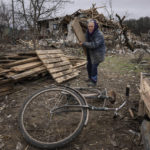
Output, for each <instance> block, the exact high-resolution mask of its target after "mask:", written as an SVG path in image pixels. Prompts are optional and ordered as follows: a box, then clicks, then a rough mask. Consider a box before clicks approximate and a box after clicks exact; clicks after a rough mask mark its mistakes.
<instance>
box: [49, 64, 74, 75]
mask: <svg viewBox="0 0 150 150" xmlns="http://www.w3.org/2000/svg"><path fill="white" fill-rule="evenodd" d="M71 67H72V66H71V65H67V66H63V67H58V68H52V69H51V68H50V69H49V68H48V70H49V71H50V73H56V72H60V71H64V70H67V69H70V68H71Z"/></svg>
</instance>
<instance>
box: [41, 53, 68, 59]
mask: <svg viewBox="0 0 150 150" xmlns="http://www.w3.org/2000/svg"><path fill="white" fill-rule="evenodd" d="M39 57H40V58H41V59H52V58H60V57H65V55H64V54H53V55H39Z"/></svg>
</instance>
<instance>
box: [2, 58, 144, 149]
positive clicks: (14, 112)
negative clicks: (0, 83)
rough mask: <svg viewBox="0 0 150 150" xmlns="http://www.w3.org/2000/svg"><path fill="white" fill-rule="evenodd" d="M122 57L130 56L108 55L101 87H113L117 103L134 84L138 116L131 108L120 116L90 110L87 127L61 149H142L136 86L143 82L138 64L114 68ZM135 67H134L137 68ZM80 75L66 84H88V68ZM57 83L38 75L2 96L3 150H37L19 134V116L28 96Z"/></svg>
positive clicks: (133, 105) (133, 103)
mask: <svg viewBox="0 0 150 150" xmlns="http://www.w3.org/2000/svg"><path fill="white" fill-rule="evenodd" d="M116 58H117V60H118V58H119V59H120V60H122V59H124V60H125V62H126V60H128V59H129V56H107V58H106V61H105V62H104V63H103V64H101V65H100V66H99V69H98V72H99V76H98V87H100V88H107V89H108V90H114V91H116V93H117V95H118V96H117V101H116V103H115V105H117V106H118V105H119V104H121V102H122V101H123V100H122V99H121V98H120V97H121V96H124V94H125V87H126V85H127V84H130V86H131V94H130V102H131V108H132V110H133V113H134V115H135V117H134V118H131V116H130V114H129V112H128V108H127V107H125V108H124V109H122V110H121V111H120V112H119V117H118V118H116V119H113V113H112V112H93V111H92V112H90V116H89V121H88V124H87V126H86V127H85V128H84V129H83V131H82V132H81V133H80V135H79V136H78V137H77V138H76V139H75V140H74V141H73V142H71V143H69V144H68V145H66V146H65V147H64V148H59V149H60V150H142V149H143V145H142V142H141V139H140V137H139V133H140V123H141V121H140V120H139V118H138V117H137V109H138V101H139V99H140V95H139V93H138V90H137V87H138V86H139V82H140V73H139V70H138V71H137V69H136V67H135V65H134V66H130V65H126V64H124V63H122V64H123V67H124V69H119V67H121V68H123V67H122V66H118V67H117V68H118V69H119V70H115V68H113V67H114V65H116V64H118V65H120V64H121V63H120V64H119V62H118V61H116ZM133 68H134V69H135V70H134V69H133ZM80 71H81V72H80V75H79V76H78V77H77V78H75V79H73V80H70V81H68V82H66V83H64V85H67V86H71V87H75V86H79V87H85V86H87V83H86V82H85V77H87V72H86V67H83V68H82V69H80ZM51 84H55V82H54V81H53V80H52V79H51V77H50V76H49V75H48V76H45V77H39V78H38V79H32V80H25V81H22V82H20V83H17V84H16V86H15V91H14V93H12V94H10V95H8V96H5V97H3V98H1V99H0V149H2V150H38V149H37V148H35V147H33V146H31V145H28V143H27V142H26V141H25V140H24V138H23V136H22V134H21V133H20V130H19V127H18V115H19V111H20V108H21V106H22V105H23V103H24V101H25V99H26V98H27V97H28V96H30V95H31V94H33V93H34V92H36V91H37V90H40V89H42V88H44V87H48V86H50V85H51ZM88 103H89V104H90V103H91V104H94V105H95V106H99V105H100V102H98V101H95V100H89V101H88Z"/></svg>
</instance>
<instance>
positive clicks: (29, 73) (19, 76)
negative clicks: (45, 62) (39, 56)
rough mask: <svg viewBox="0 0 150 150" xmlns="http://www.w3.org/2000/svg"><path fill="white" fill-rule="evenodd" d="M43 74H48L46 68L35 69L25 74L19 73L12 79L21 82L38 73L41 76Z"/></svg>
mask: <svg viewBox="0 0 150 150" xmlns="http://www.w3.org/2000/svg"><path fill="white" fill-rule="evenodd" d="M41 72H46V68H45V66H39V67H36V68H33V69H31V70H28V71H25V72H23V73H19V74H17V75H14V76H12V77H11V78H12V79H14V80H19V79H22V78H25V77H28V76H31V75H33V74H37V73H38V74H39V73H41Z"/></svg>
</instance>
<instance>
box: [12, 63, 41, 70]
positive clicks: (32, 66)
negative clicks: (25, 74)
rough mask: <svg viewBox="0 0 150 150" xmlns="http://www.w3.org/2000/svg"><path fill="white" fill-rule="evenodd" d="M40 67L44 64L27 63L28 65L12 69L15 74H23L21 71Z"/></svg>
mask: <svg viewBox="0 0 150 150" xmlns="http://www.w3.org/2000/svg"><path fill="white" fill-rule="evenodd" d="M40 65H42V62H32V63H27V64H23V65H19V66H15V67H12V68H11V70H12V71H15V72H21V71H25V70H28V69H32V68H35V67H37V66H40Z"/></svg>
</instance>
